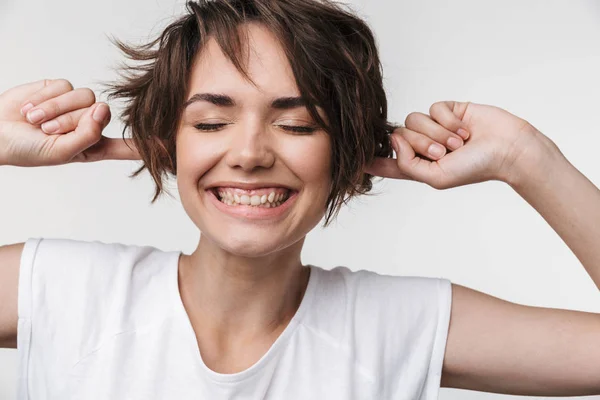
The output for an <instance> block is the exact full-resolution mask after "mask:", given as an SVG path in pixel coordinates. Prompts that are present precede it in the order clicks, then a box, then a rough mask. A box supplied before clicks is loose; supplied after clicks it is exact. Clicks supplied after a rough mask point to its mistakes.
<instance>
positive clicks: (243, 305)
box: [179, 235, 309, 341]
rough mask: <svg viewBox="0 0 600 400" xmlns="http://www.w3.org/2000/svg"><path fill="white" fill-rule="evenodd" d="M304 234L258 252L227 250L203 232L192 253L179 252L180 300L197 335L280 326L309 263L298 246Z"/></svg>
mask: <svg viewBox="0 0 600 400" xmlns="http://www.w3.org/2000/svg"><path fill="white" fill-rule="evenodd" d="M303 242H304V238H302V239H301V240H299V241H298V242H296V243H294V244H293V245H292V246H289V247H288V248H286V249H283V250H281V251H276V252H273V253H271V254H268V255H265V256H261V257H252V258H249V257H243V256H238V255H234V254H232V253H229V252H227V251H225V250H223V249H222V248H220V247H219V246H218V245H217V244H216V243H214V242H213V241H211V240H210V239H209V238H207V237H205V236H204V235H201V236H200V241H199V243H198V247H197V249H196V250H195V251H194V253H192V254H191V255H189V256H187V255H182V256H181V260H180V269H179V274H180V275H179V282H180V291H181V295H182V300H183V302H184V305H185V307H186V310H187V312H188V315H189V317H190V320H191V321H192V324H193V325H195V326H196V327H197V328H196V330H201V331H202V332H197V334H200V335H208V336H214V337H215V338H219V339H220V340H224V341H230V340H236V341H237V340H240V338H252V337H261V336H264V335H269V334H271V333H273V332H276V331H280V330H282V329H281V327H282V326H284V325H287V323H288V322H289V320H291V318H292V317H293V315H294V314H295V312H296V310H297V309H298V307H299V305H300V301H301V300H302V297H303V295H304V291H305V290H306V286H307V284H308V272H309V271H308V268H307V267H304V266H303V265H302V262H301V260H300V251H301V249H302V245H303Z"/></svg>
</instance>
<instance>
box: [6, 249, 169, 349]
mask: <svg viewBox="0 0 600 400" xmlns="http://www.w3.org/2000/svg"><path fill="white" fill-rule="evenodd" d="M176 254H177V252H165V251H162V250H160V249H158V248H155V247H152V246H139V245H128V244H123V243H105V242H102V241H84V240H75V239H65V238H31V239H29V240H27V241H26V242H25V245H24V248H23V253H22V256H21V262H20V273H19V274H20V277H19V295H18V297H19V300H18V314H19V320H22V321H31V324H32V326H33V327H34V328H35V327H37V329H33V331H32V335H33V337H32V338H31V339H32V341H33V340H37V341H38V342H39V343H45V344H52V345H56V346H57V347H61V344H60V343H59V342H60V341H61V340H65V341H69V340H71V341H73V340H75V341H76V340H82V341H88V342H95V341H100V340H101V338H102V337H105V336H106V335H110V334H114V333H115V332H119V331H123V330H127V329H130V328H131V326H135V325H137V324H143V325H147V324H152V323H154V322H156V321H158V318H160V316H159V314H160V313H159V312H158V310H156V311H157V312H156V314H153V313H150V312H146V309H147V308H148V307H152V305H153V304H154V303H157V304H159V303H160V302H161V301H162V303H163V304H165V306H164V307H167V306H166V302H165V301H164V300H165V299H167V298H169V297H168V296H169V295H170V292H169V291H168V290H165V285H167V284H169V282H170V280H169V279H170V275H169V274H170V273H171V272H173V271H172V269H169V268H168V266H169V264H168V263H169V262H170V261H173V262H175V255H176ZM175 282H176V281H175ZM45 332H48V333H50V332H52V335H51V336H46V333H45ZM77 338H79V339H77ZM55 341H56V343H54V342H55ZM50 342H52V343H50ZM65 344H66V342H65ZM84 347H85V346H84Z"/></svg>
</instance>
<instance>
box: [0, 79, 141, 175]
mask: <svg viewBox="0 0 600 400" xmlns="http://www.w3.org/2000/svg"><path fill="white" fill-rule="evenodd" d="M109 121H110V109H109V107H108V105H107V104H106V103H96V97H95V95H94V92H92V91H91V90H90V89H88V88H78V89H73V85H71V83H70V82H69V81H67V80H64V79H56V80H49V79H45V80H41V81H37V82H32V83H27V84H24V85H20V86H17V87H14V88H12V89H9V90H8V91H6V92H4V93H2V94H0V165H14V166H23V167H36V166H47V165H60V164H67V163H71V162H92V161H101V160H139V159H140V157H139V153H138V152H137V150H136V149H135V147H134V145H133V142H132V141H131V140H130V139H112V138H108V137H106V136H102V130H103V129H104V128H106V126H107V125H108V123H109Z"/></svg>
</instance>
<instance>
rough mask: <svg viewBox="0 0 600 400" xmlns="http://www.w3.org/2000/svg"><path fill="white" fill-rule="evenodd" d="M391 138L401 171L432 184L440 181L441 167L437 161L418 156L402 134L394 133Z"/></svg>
mask: <svg viewBox="0 0 600 400" xmlns="http://www.w3.org/2000/svg"><path fill="white" fill-rule="evenodd" d="M390 140H391V141H392V143H393V145H394V150H396V152H397V154H398V158H397V159H396V162H397V164H398V168H399V170H400V172H401V173H403V174H406V175H408V176H410V177H411V178H412V179H414V180H417V181H420V182H424V183H427V184H429V185H432V186H434V185H435V184H436V183H437V182H439V180H440V169H439V166H438V165H437V161H429V160H426V159H423V158H420V157H416V154H415V151H414V149H413V148H412V147H411V145H410V143H408V141H407V140H406V139H404V137H402V135H399V134H395V133H392V134H391V135H390Z"/></svg>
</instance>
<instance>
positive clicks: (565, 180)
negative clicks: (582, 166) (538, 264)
mask: <svg viewBox="0 0 600 400" xmlns="http://www.w3.org/2000/svg"><path fill="white" fill-rule="evenodd" d="M534 135H535V136H536V137H537V138H538V141H539V144H538V145H537V146H536V147H535V148H534V149H532V152H531V153H533V154H535V155H532V156H531V157H522V158H521V159H519V160H517V162H515V163H514V164H513V165H512V168H511V169H510V171H509V173H507V174H506V175H505V177H504V178H503V180H504V181H505V182H506V183H508V184H509V185H510V186H511V187H512V188H513V189H514V190H515V191H516V192H517V193H518V194H519V195H520V196H521V197H523V199H525V201H527V202H528V203H529V204H530V205H531V206H532V207H533V208H535V209H536V210H537V211H538V212H539V213H540V215H541V216H542V217H543V218H544V219H545V220H546V222H548V224H550V226H551V227H552V228H553V229H554V230H555V231H556V233H558V235H559V236H560V237H561V238H562V240H564V242H565V243H566V244H567V246H569V248H570V249H571V251H573V253H574V254H575V256H577V258H578V259H579V261H580V262H581V263H582V264H583V267H584V268H585V269H586V271H587V273H588V274H589V275H590V277H591V278H592V280H593V281H594V283H595V284H596V287H598V289H599V290H600V190H598V188H597V187H596V186H594V184H593V183H592V182H590V180H589V179H588V178H586V177H585V176H584V175H583V174H582V173H581V172H579V171H578V170H577V168H575V167H574V166H573V165H572V164H571V163H570V162H569V161H568V160H567V159H566V157H564V156H563V154H562V153H561V152H560V150H558V148H557V147H556V146H554V145H553V143H549V142H548V138H547V137H545V136H543V135H541V134H540V133H539V132H537V131H536V132H534ZM598 340H599V343H600V338H599V339H598ZM599 345H600V344H599ZM598 374H599V376H600V372H599V373H598ZM599 379H600V377H599Z"/></svg>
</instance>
